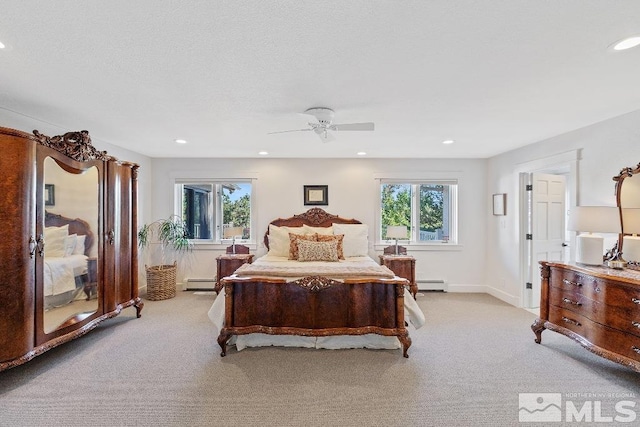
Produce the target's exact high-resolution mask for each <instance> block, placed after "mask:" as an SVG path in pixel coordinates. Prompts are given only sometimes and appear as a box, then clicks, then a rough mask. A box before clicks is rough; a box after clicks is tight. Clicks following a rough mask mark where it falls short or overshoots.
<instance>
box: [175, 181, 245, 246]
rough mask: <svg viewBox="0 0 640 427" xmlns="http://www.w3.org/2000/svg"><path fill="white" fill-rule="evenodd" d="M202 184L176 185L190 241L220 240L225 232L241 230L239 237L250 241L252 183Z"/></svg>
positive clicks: (185, 183) (196, 182)
mask: <svg viewBox="0 0 640 427" xmlns="http://www.w3.org/2000/svg"><path fill="white" fill-rule="evenodd" d="M203 181H204V180H203ZM203 181H192V182H191V181H184V182H178V183H176V197H177V200H176V203H177V204H178V205H177V206H180V209H179V210H180V213H179V215H180V216H181V217H182V219H183V221H184V222H185V223H186V225H187V230H188V234H189V238H190V239H193V240H207V241H222V240H225V238H224V231H223V230H224V229H226V228H227V227H242V237H241V238H242V239H244V240H251V238H252V236H251V224H252V217H251V212H252V206H251V200H252V198H251V195H252V183H251V182H242V181H240V182H238V181H224V182H223V181H215V182H203ZM227 240H228V239H227Z"/></svg>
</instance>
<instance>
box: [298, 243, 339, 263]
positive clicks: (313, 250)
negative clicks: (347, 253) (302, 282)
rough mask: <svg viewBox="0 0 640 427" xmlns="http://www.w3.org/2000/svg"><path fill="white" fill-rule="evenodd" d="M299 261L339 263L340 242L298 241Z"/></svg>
mask: <svg viewBox="0 0 640 427" xmlns="http://www.w3.org/2000/svg"><path fill="white" fill-rule="evenodd" d="M298 261H301V262H306V261H328V262H338V261H339V260H338V242H337V241H336V240H333V241H331V242H312V241H306V240H298Z"/></svg>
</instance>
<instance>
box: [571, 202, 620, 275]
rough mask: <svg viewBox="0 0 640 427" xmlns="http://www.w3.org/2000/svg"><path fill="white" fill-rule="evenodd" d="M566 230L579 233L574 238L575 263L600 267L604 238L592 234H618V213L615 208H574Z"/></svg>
mask: <svg viewBox="0 0 640 427" xmlns="http://www.w3.org/2000/svg"><path fill="white" fill-rule="evenodd" d="M567 229H569V230H572V231H579V232H581V234H579V235H578V236H577V237H576V262H578V263H581V264H587V265H602V263H603V254H604V245H603V243H604V238H603V237H602V236H600V235H599V234H594V233H620V211H619V210H618V208H617V207H615V206H575V207H574V208H573V209H571V211H570V212H569V225H568V227H567Z"/></svg>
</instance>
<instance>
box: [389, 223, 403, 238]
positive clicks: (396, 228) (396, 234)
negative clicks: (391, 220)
mask: <svg viewBox="0 0 640 427" xmlns="http://www.w3.org/2000/svg"><path fill="white" fill-rule="evenodd" d="M387 237H388V238H391V239H406V238H407V226H406V225H389V226H387Z"/></svg>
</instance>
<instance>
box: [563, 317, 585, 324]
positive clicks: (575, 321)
mask: <svg viewBox="0 0 640 427" xmlns="http://www.w3.org/2000/svg"><path fill="white" fill-rule="evenodd" d="M562 321H563V322H564V323H570V324H572V325H576V326H582V324H581V323H580V322H578V321H577V320H573V319H569V318H568V317H562Z"/></svg>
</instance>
